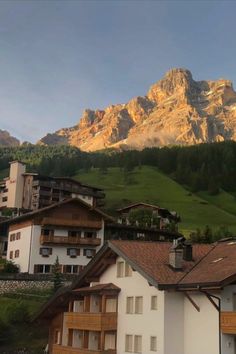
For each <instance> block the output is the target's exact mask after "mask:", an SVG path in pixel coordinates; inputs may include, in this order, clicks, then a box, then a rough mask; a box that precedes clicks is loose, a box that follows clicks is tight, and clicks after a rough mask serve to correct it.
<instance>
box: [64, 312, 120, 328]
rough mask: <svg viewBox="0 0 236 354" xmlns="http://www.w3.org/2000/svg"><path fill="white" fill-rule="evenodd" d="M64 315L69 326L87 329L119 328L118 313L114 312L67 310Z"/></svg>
mask: <svg viewBox="0 0 236 354" xmlns="http://www.w3.org/2000/svg"><path fill="white" fill-rule="evenodd" d="M64 316H65V323H66V327H67V328H73V329H80V330H85V331H113V330H116V329H117V314H116V313H114V312H109V313H92V312H88V313H86V312H81V313H80V312H66V313H65V314H64Z"/></svg>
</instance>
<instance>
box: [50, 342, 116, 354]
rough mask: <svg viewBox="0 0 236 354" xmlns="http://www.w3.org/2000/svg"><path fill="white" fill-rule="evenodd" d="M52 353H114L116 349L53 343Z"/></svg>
mask: <svg viewBox="0 0 236 354" xmlns="http://www.w3.org/2000/svg"><path fill="white" fill-rule="evenodd" d="M52 354H116V350H111V349H109V350H89V349H79V348H72V347H65V346H62V345H58V344H54V345H53V349H52Z"/></svg>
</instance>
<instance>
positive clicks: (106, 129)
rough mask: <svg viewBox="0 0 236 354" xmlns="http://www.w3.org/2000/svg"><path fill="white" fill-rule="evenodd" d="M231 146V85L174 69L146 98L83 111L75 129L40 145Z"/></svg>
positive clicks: (235, 135) (235, 133)
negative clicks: (226, 143)
mask: <svg viewBox="0 0 236 354" xmlns="http://www.w3.org/2000/svg"><path fill="white" fill-rule="evenodd" d="M228 139H232V140H236V93H235V91H234V89H233V85H232V82H231V81H229V80H225V79H220V80H217V81H206V80H203V81H195V80H194V79H193V77H192V74H191V72H190V71H189V70H187V69H183V68H174V69H171V70H169V71H168V72H167V73H166V74H165V75H164V77H163V78H162V79H161V80H159V81H158V82H156V83H154V84H153V85H152V86H151V87H150V89H149V91H148V93H147V95H146V96H144V97H141V96H138V97H135V98H133V99H131V100H130V101H129V102H127V103H126V104H117V105H110V106H108V107H107V108H105V109H104V110H96V111H94V110H90V109H87V110H85V111H84V113H83V115H82V117H81V119H80V122H79V124H78V125H76V126H74V127H72V128H67V129H62V130H60V131H58V132H56V133H54V134H51V135H50V136H47V137H45V138H43V139H41V141H40V142H41V143H44V144H50V143H65V142H67V143H68V144H71V145H75V146H77V147H79V148H81V149H82V150H85V151H94V150H101V149H104V148H108V147H114V148H117V147H118V148H120V147H122V148H133V149H142V148H144V147H149V146H163V145H173V144H175V145H176V144H183V145H186V144H187V145H190V144H198V143H203V142H213V141H222V140H228Z"/></svg>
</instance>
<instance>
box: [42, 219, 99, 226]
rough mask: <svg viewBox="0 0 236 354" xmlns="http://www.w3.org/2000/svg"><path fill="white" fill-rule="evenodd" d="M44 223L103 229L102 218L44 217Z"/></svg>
mask: <svg viewBox="0 0 236 354" xmlns="http://www.w3.org/2000/svg"><path fill="white" fill-rule="evenodd" d="M42 224H43V225H53V226H69V227H84V228H89V229H101V228H102V220H88V219H75V220H70V219H62V218H50V217H47V218H43V220H42Z"/></svg>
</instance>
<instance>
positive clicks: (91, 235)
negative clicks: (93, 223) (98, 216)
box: [84, 231, 97, 238]
mask: <svg viewBox="0 0 236 354" xmlns="http://www.w3.org/2000/svg"><path fill="white" fill-rule="evenodd" d="M96 237H97V233H96V232H92V231H91V232H88V231H85V232H84V238H96Z"/></svg>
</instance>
